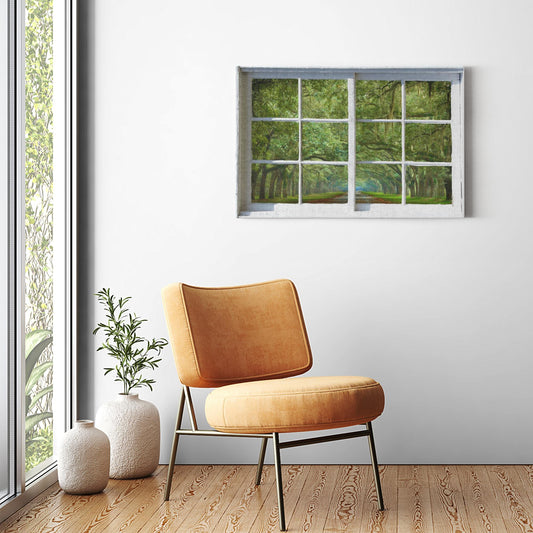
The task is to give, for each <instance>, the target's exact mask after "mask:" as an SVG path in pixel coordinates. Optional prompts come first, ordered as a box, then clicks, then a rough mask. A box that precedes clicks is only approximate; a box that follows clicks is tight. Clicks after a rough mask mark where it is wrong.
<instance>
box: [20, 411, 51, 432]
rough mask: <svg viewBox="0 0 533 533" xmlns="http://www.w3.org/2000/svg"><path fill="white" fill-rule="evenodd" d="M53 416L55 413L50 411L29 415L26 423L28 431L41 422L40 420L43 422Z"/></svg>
mask: <svg viewBox="0 0 533 533" xmlns="http://www.w3.org/2000/svg"><path fill="white" fill-rule="evenodd" d="M53 416H54V415H53V413H50V412H48V411H47V412H45V413H37V414H35V415H30V416H27V417H26V422H25V424H24V427H25V430H26V433H28V432H30V431H31V430H32V429H33V428H34V427H35V426H36V425H37V424H39V422H42V421H43V420H46V419H48V418H52V417H53Z"/></svg>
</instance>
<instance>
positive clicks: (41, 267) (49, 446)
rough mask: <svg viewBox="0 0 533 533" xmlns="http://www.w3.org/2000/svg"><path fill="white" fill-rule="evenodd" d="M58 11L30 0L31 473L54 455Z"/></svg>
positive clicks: (28, 337) (39, 0)
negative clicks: (55, 28) (55, 47)
mask: <svg viewBox="0 0 533 533" xmlns="http://www.w3.org/2000/svg"><path fill="white" fill-rule="evenodd" d="M52 27H53V8H52V0H27V1H26V32H25V82H26V99H25V112H26V130H25V139H26V162H25V203H26V224H25V237H26V265H25V266H26V268H25V310H26V313H25V331H26V354H25V356H26V391H25V393H26V403H25V405H26V413H25V414H26V471H30V470H31V471H32V474H33V473H36V470H37V471H38V470H39V466H40V465H42V463H43V462H44V461H46V460H47V459H48V458H50V457H51V456H52V455H53V435H52V418H53V414H52V390H53V372H52V370H53V369H52V367H53V355H54V351H53V344H52V330H53V327H54V324H53V322H54V321H53V316H54V314H53V313H54V310H53V295H54V287H53V271H54V250H53V242H52V240H53V217H54V204H53V189H54V179H53V116H52V105H53V35H52Z"/></svg>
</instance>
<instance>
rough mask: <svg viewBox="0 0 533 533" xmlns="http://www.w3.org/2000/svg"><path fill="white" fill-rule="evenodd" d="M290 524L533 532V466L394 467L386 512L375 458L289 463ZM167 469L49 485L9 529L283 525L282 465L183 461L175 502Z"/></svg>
mask: <svg viewBox="0 0 533 533" xmlns="http://www.w3.org/2000/svg"><path fill="white" fill-rule="evenodd" d="M282 472H283V493H284V497H285V517H286V522H287V525H288V531H295V532H296V531H297V532H306V533H319V532H324V531H327V532H342V531H345V532H350V533H378V532H379V533H462V532H464V533H533V466H532V465H386V466H381V467H380V472H381V480H382V486H383V496H384V500H385V511H380V510H379V509H378V502H377V494H376V490H375V487H374V480H373V476H372V470H371V468H370V466H369V465H326V466H325V465H284V466H283V467H282ZM166 473H167V467H166V466H163V465H161V466H159V467H158V468H157V470H156V471H155V473H154V474H153V475H152V476H150V477H148V478H144V479H133V480H110V482H109V484H108V486H107V488H106V489H105V491H104V492H102V493H100V494H94V495H91V496H72V495H69V494H65V493H64V492H63V491H61V489H59V487H58V486H57V484H56V485H54V486H52V487H50V488H49V489H47V490H46V491H44V492H43V493H42V494H40V495H39V496H38V497H37V498H35V499H34V500H33V501H32V502H30V503H29V504H27V505H26V506H25V507H24V508H22V509H21V510H20V511H18V512H17V513H15V514H13V515H12V516H11V517H10V518H8V519H7V520H6V521H5V522H3V523H1V524H0V532H1V533H104V532H112V533H121V532H126V533H129V532H132V533H133V532H135V533H137V532H143V533H153V532H163V531H168V532H172V533H173V532H184V533H201V532H203V533H266V532H276V531H278V520H279V515H278V505H277V497H276V487H275V479H274V468H273V466H272V465H265V467H264V469H263V476H262V480H261V485H259V486H256V485H255V465H177V466H176V468H175V470H174V477H173V484H172V492H171V496H170V501H168V502H164V501H163V493H164V488H165V482H166Z"/></svg>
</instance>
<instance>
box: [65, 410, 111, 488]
mask: <svg viewBox="0 0 533 533" xmlns="http://www.w3.org/2000/svg"><path fill="white" fill-rule="evenodd" d="M109 457H110V451H109V439H108V438H107V435H106V434H105V433H104V432H103V431H100V430H99V429H96V428H95V427H94V422H93V421H92V420H77V421H76V423H75V426H74V427H73V428H72V429H71V430H69V431H67V432H66V433H65V434H64V435H63V436H62V438H61V442H60V445H59V453H58V456H57V475H58V479H59V486H60V487H61V488H62V489H63V490H64V491H65V492H68V493H69V494H95V493H96V492H101V491H102V490H104V489H105V488H106V486H107V482H108V480H109Z"/></svg>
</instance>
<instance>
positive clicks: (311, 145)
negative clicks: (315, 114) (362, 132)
mask: <svg viewBox="0 0 533 533" xmlns="http://www.w3.org/2000/svg"><path fill="white" fill-rule="evenodd" d="M302 158H303V159H304V160H307V161H310V160H320V161H348V124H344V123H327V122H317V123H313V122H305V123H303V124H302Z"/></svg>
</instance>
